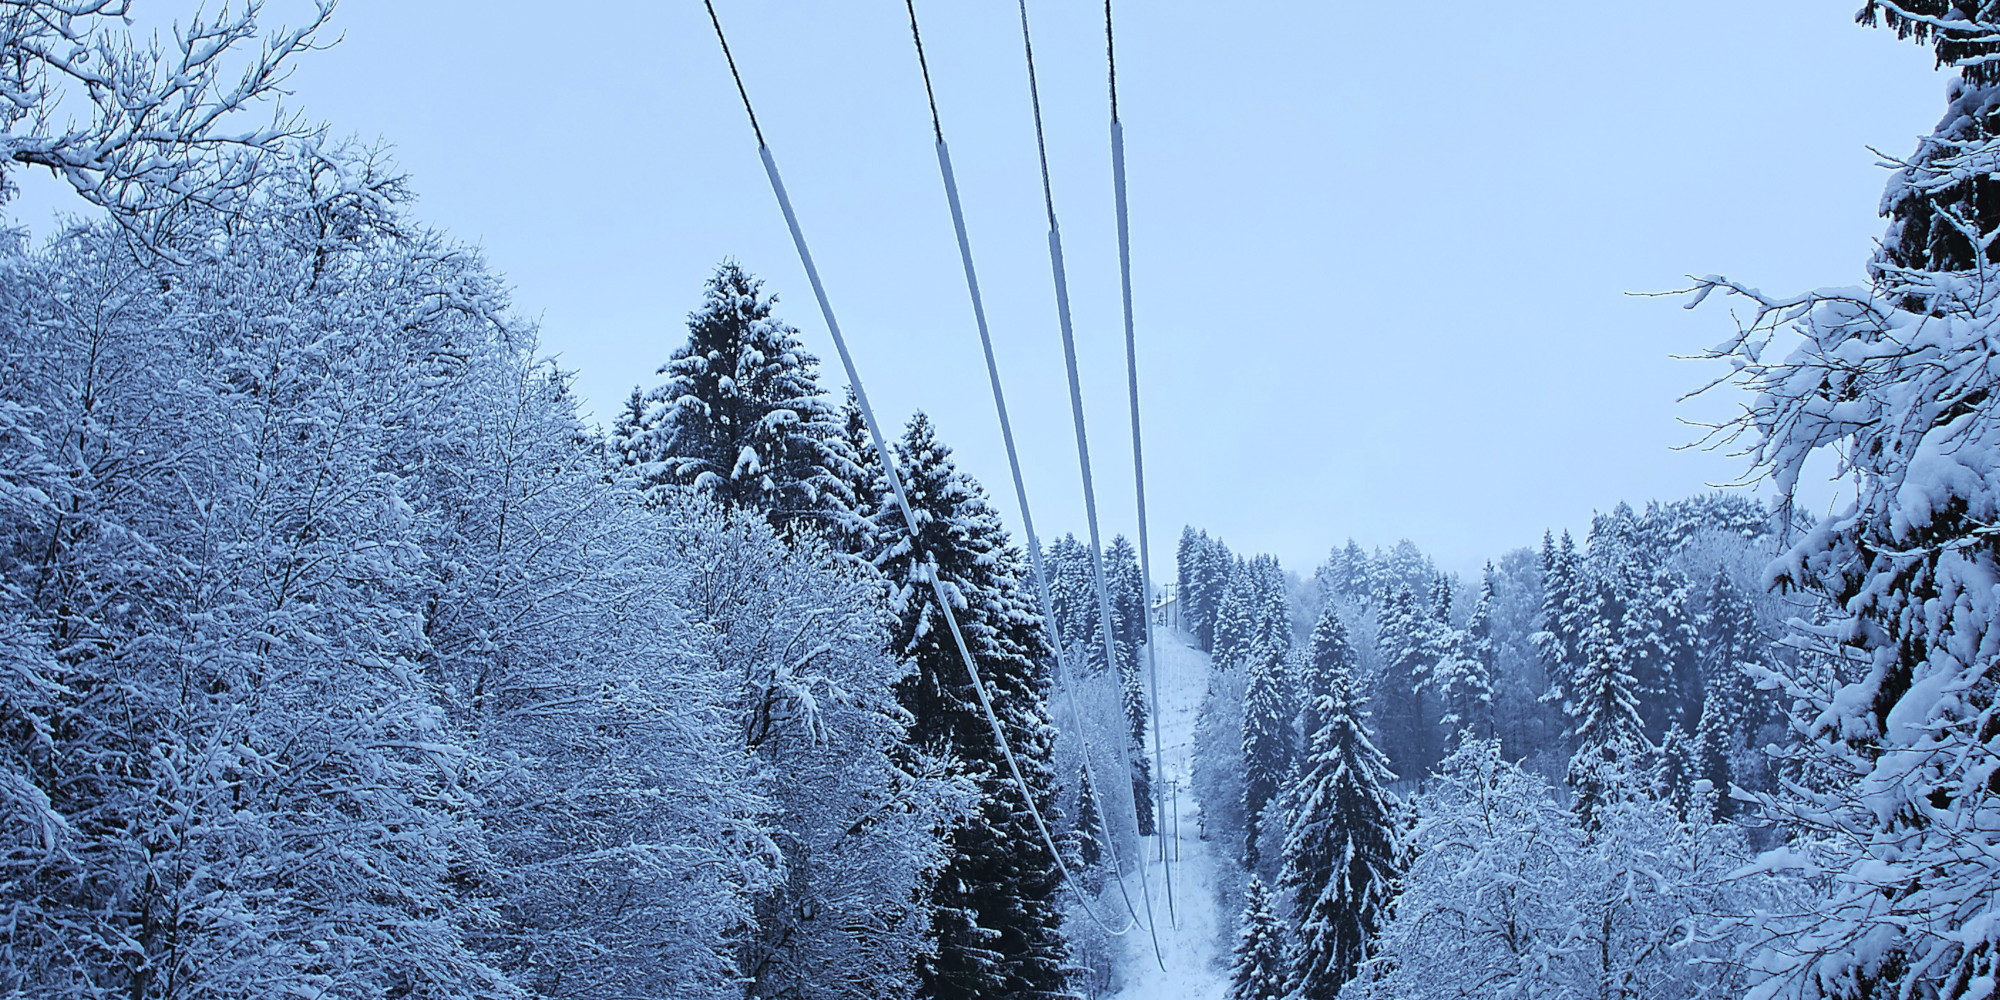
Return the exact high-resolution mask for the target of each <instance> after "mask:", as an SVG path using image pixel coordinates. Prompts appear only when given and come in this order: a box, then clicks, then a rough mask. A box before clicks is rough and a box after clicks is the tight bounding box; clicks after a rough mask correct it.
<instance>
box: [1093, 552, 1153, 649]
mask: <svg viewBox="0 0 2000 1000" xmlns="http://www.w3.org/2000/svg"><path fill="white" fill-rule="evenodd" d="M1104 585H1105V587H1107V588H1108V589H1109V590H1110V591H1111V621H1112V629H1113V631H1114V633H1115V634H1114V635H1113V636H1112V638H1114V639H1116V640H1117V641H1118V644H1119V645H1120V646H1123V647H1125V648H1127V649H1131V650H1134V651H1135V652H1134V656H1133V662H1134V663H1137V662H1138V656H1137V653H1136V651H1137V650H1138V649H1139V648H1140V647H1142V646H1144V645H1145V644H1146V613H1147V609H1148V606H1149V605H1150V603H1151V602H1150V601H1149V600H1148V599H1147V595H1146V585H1145V581H1144V580H1143V579H1142V578H1141V575H1140V573H1139V550H1138V549H1135V548H1133V547H1132V543H1131V542H1129V541H1127V540H1126V538H1125V536H1124V535H1117V536H1114V537H1113V538H1112V539H1111V544H1109V545H1106V546H1105V547H1104Z"/></svg>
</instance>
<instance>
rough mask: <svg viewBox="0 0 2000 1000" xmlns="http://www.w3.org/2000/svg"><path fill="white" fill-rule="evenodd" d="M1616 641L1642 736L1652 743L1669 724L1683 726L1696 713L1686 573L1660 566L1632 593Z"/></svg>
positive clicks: (1696, 671) (1696, 669) (1697, 687)
mask: <svg viewBox="0 0 2000 1000" xmlns="http://www.w3.org/2000/svg"><path fill="white" fill-rule="evenodd" d="M1619 644H1620V646H1621V647H1622V648H1623V649H1624V650H1625V654H1626V658H1627V663H1628V669H1629V670H1630V671H1631V673H1632V679H1633V682H1634V684H1635V685H1636V686H1637V687H1636V695H1637V697H1638V699H1639V718H1640V720H1641V721H1643V722H1644V723H1645V732H1646V737H1647V739H1649V740H1652V741H1654V742H1658V741H1659V739H1660V737H1661V736H1663V735H1665V733H1666V731H1667V730H1668V729H1669V728H1672V727H1674V726H1677V725H1678V726H1680V727H1681V728H1682V729H1683V730H1685V729H1686V728H1687V726H1688V725H1689V724H1690V723H1691V722H1692V721H1693V720H1695V719H1697V718H1699V717H1700V713H1701V707H1700V703H1699V699H1700V693H1701V677H1700V666H1699V663H1698V653H1697V646H1698V644H1699V635H1698V633H1697V632H1696V628H1695V613H1694V611H1693V609H1692V608H1690V607H1689V597H1688V585H1687V578H1686V577H1684V576H1682V575H1681V574H1680V572H1679V571H1678V570H1675V569H1673V568H1672V567H1670V566H1664V565H1663V566H1661V567H1660V568H1659V569H1657V570H1655V571H1654V573H1653V577H1652V579H1651V581H1649V582H1648V584H1647V585H1646V586H1645V587H1644V588H1642V589H1640V590H1639V591H1638V592H1636V593H1634V594H1633V595H1632V601H1631V604H1630V605H1629V606H1628V607H1627V608H1626V611H1625V619H1624V622H1623V623H1622V625H1621V627H1620V640H1619Z"/></svg>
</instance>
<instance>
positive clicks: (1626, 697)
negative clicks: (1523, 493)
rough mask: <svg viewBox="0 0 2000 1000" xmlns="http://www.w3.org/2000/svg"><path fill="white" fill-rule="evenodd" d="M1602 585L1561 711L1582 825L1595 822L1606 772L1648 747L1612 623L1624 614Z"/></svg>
mask: <svg viewBox="0 0 2000 1000" xmlns="http://www.w3.org/2000/svg"><path fill="white" fill-rule="evenodd" d="M1611 587H1612V584H1611V583H1609V582H1608V581H1600V582H1599V583H1598V587H1597V597H1596V599H1595V600H1594V601H1593V602H1592V607H1593V611H1592V613H1591V615H1590V619H1591V624H1590V626H1589V630H1588V631H1587V632H1585V633H1584V635H1583V637H1582V646H1583V649H1582V654H1583V661H1582V663H1581V664H1580V665H1579V666H1578V667H1577V671H1576V674H1575V676H1573V677H1572V678H1571V679H1570V691H1569V698H1568V699H1567V700H1566V701H1564V702H1563V708H1564V710H1565V711H1567V712H1568V713H1569V717H1570V730H1569V736H1570V745H1571V746H1572V747H1574V748H1575V750H1574V753H1573V754H1572V755H1571V757H1570V763H1569V771H1568V778H1569V783H1570V787H1572V788H1574V789H1575V790H1576V806H1577V812H1578V814H1579V815H1581V816H1583V817H1584V820H1585V822H1586V823H1590V822H1593V819H1592V817H1593V812H1594V810H1595V809H1596V808H1597V803H1598V801H1599V800H1600V799H1601V798H1602V797H1603V796H1604V795H1605V794H1606V792H1607V791H1609V790H1610V789H1608V788H1607V787H1606V785H1605V782H1606V775H1607V773H1608V772H1607V770H1606V768H1607V767H1608V766H1611V765H1623V764H1627V763H1631V762H1633V761H1635V760H1637V759H1638V758H1639V757H1640V756H1641V755H1643V753H1644V751H1645V748H1646V747H1647V745H1648V744H1647V743H1646V735H1645V724H1644V722H1642V721H1641V720H1640V718H1639V695H1638V682H1637V681H1636V680H1634V679H1633V677H1632V672H1631V669H1630V667H1629V666H1628V664H1627V662H1626V652H1625V647H1624V645H1623V644H1622V643H1620V642H1619V638H1620V636H1619V634H1618V632H1617V631H1615V626H1614V622H1616V621H1618V620H1620V619H1622V618H1623V617H1624V616H1623V614H1622V613H1621V612H1620V611H1618V610H1613V609H1614V608H1616V607H1617V605H1618V603H1619V602H1618V600H1617V598H1616V597H1615V596H1613V595H1612V592H1611Z"/></svg>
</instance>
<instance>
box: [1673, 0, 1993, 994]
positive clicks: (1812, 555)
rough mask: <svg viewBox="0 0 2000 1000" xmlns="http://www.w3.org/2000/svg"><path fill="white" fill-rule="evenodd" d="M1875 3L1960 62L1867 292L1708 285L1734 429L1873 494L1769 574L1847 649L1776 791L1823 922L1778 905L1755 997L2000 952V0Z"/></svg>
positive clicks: (1888, 978) (1809, 673) (1933, 985)
mask: <svg viewBox="0 0 2000 1000" xmlns="http://www.w3.org/2000/svg"><path fill="white" fill-rule="evenodd" d="M1862 15H1863V17H1864V19H1867V20H1871V21H1872V20H1875V19H1877V18H1881V19H1883V20H1886V21H1887V23H1888V24H1889V25H1890V26H1891V27H1893V28H1894V29H1895V30H1896V31H1897V32H1898V33H1899V34H1903V35H1906V36H1911V37H1915V38H1917V39H1918V40H1920V41H1923V42H1926V43H1929V44H1931V45H1933V46H1934V47H1935V49H1936V51H1937V55H1938V59H1939V60H1940V62H1942V63H1945V64H1950V65H1957V66H1959V67H1960V68H1961V74H1962V78H1961V79H1960V80H1958V81H1956V82H1955V83H1954V84H1953V85H1952V87H1951V90H1950V94H1949V104H1948V107H1947V109H1946V112H1945V116H1944V118H1943V120H1942V121H1941V122H1940V123H1939V125H1938V127H1937V129H1936V130H1935V132H1933V134H1932V135H1931V136H1929V137H1927V138H1925V139H1924V140H1922V141H1921V142H1920V143H1919V145H1918V148H1917V150H1916V152H1915V154H1914V155H1912V156H1911V157H1909V159H1908V160H1907V161H1905V162H1904V163H1902V164H1901V165H1900V166H1899V167H1898V168H1897V169H1896V171H1895V173H1894V174H1893V175H1892V178H1891V180H1890V182H1889V185H1888V191H1887V192H1886V194H1885V196H1884V198H1883V201H1882V208H1883V214H1885V215H1887V216H1888V217H1889V219H1890V224H1889V231H1888V233H1887V234H1886V236H1885V237H1884V239H1883V240H1882V243H1881V245H1880V249H1879V251H1878V252H1877V254H1876V256H1875V258H1874V260H1873V262H1872V266H1871V279H1872V280H1871V282H1870V284H1869V285H1867V286H1866V287H1860V288H1844V289H1825V290H1820V291H1815V292H1808V293H1806V294H1803V295H1798V296H1789V297H1778V296H1770V295H1765V294H1763V293H1760V292H1757V291H1755V290H1754V289H1751V288H1749V287H1747V286H1744V285H1740V284H1736V283H1733V282H1729V281H1725V280H1722V279H1709V280H1705V281H1703V282H1702V283H1701V285H1700V292H1701V293H1702V294H1704V295H1706V294H1709V293H1712V292H1716V291H1721V292H1724V293H1726V294H1728V295H1730V296H1731V297H1734V298H1738V299H1741V300H1743V301H1744V302H1745V303H1746V304H1747V305H1748V307H1749V312H1748V313H1747V315H1745V316H1744V317H1742V319H1743V322H1742V324H1741V329H1740V331H1739V332H1738V333H1737V334H1736V335H1735V336H1732V337H1731V338H1729V339H1728V340H1727V341H1725V342H1724V343H1722V344H1721V345H1719V346H1718V347H1717V348H1715V350H1714V352H1713V353H1714V354H1715V356H1716V357H1718V358H1722V359H1726V360H1728V361H1729V362H1730V363H1732V364H1733V365H1735V366H1737V367H1736V368H1735V369H1734V370H1733V379H1734V381H1736V382H1737V383H1738V384H1741V385H1744V386H1745V387H1747V388H1748V389H1749V390H1750V391H1751V392H1752V394H1753V397H1752V400H1751V402H1750V404H1749V405H1748V408H1747V411H1746V412H1745V414H1744V416H1743V417H1742V418H1741V419H1740V420H1739V421H1737V422H1736V424H1735V426H1734V428H1733V429H1734V430H1735V431H1737V432H1740V433H1742V434H1744V435H1747V437H1748V440H1749V441H1750V442H1751V444H1752V447H1753V448H1754V450H1753V451H1752V452H1751V454H1752V457H1753V459H1754V461H1755V462H1756V463H1757V465H1758V468H1759V469H1760V470H1761V471H1763V472H1765V473H1766V474H1768V475H1770V476H1771V477H1772V478H1773V479H1774V480H1775V482H1776V484H1777V487H1778V489H1779V491H1780V495H1781V497H1784V498H1787V499H1788V500H1789V498H1791V497H1792V496H1793V495H1794V492H1795V490H1796V489H1797V488H1798V484H1799V481H1800V477H1801V475H1802V473H1803V471H1804V467H1805V464H1806V463H1807V462H1808V460H1809V459H1811V458H1813V457H1814V456H1817V455H1821V454H1831V455H1833V456H1835V458H1836V460H1837V461H1838V463H1839V472H1840V473H1841V474H1843V475H1844V476H1846V477H1847V478H1848V479H1849V480H1850V481H1852V482H1853V483H1854V484H1856V487H1857V492H1858V495H1857V496H1856V497H1855V498H1854V500H1853V502H1852V503H1850V504H1847V505H1846V506H1844V507H1843V508H1841V509H1838V510H1837V511H1836V512H1835V513H1833V514H1832V515H1831V516H1829V517H1827V518H1825V519H1824V520H1821V521H1819V522H1818V523H1816V524H1813V525H1812V526H1810V527H1809V528H1807V529H1806V530H1804V531H1803V532H1802V533H1801V534H1800V536H1799V537H1797V538H1796V540H1794V541H1793V543H1792V544H1791V545H1790V547H1789V548H1788V550H1787V551H1786V552H1785V553H1784V554H1783V555H1782V556H1781V557H1780V558H1779V559H1778V560H1777V561H1776V563H1775V564H1774V565H1773V566H1772V568H1771V575H1772V577H1774V578H1775V580H1776V582H1777V583H1778V585H1779V586H1781V587H1791V588H1799V589H1802V590H1805V591H1808V592H1811V593H1815V594H1819V595H1823V596H1824V597H1825V598H1827V599H1828V600H1829V601H1831V602H1832V603H1833V604H1834V605H1835V607H1836V608H1837V611H1838V618H1837V619H1835V620H1834V621H1832V622H1831V623H1829V624H1827V625H1825V626H1821V627H1815V628H1813V629H1811V632H1810V634H1811V636H1812V638H1815V639H1817V640H1819V641H1820V642H1822V643H1823V644H1826V645H1827V646H1829V647H1831V648H1828V649H1826V652H1827V653H1828V654H1829V655H1830V656H1831V657H1833V661H1832V667H1831V669H1826V670H1821V669H1817V666H1818V665H1817V664H1812V663H1801V664H1799V665H1797V666H1795V667H1790V668H1787V669H1786V670H1785V672H1784V676H1785V677H1786V679H1787V681H1788V684H1787V686H1788V693H1789V694H1790V696H1791V697H1792V698H1793V699H1794V700H1795V702H1796V703H1797V705H1798V710H1797V711H1796V712H1795V713H1794V719H1795V725H1796V726H1797V727H1798V730H1799V735H1800V737H1801V741H1800V746H1799V747H1798V750H1797V752H1796V755H1795V756H1797V757H1799V758H1804V759H1805V760H1806V761H1809V762H1810V766H1811V767H1812V768H1814V769H1816V770H1818V771H1820V772H1821V773H1823V774H1824V775H1825V776H1826V777H1827V779H1828V780H1826V781H1824V782H1813V783H1807V782H1799V783H1797V784H1795V785H1794V786H1793V787H1791V788H1788V789H1786V790H1785V791H1783V792H1782V793H1780V794H1777V795H1775V796H1772V797H1770V798H1769V799H1768V800H1767V802H1766V808H1768V809H1771V810H1774V811H1776V812H1777V813H1778V814H1780V815H1782V816H1784V817H1785V818H1786V819H1787V820H1788V821H1789V822H1791V823H1793V824H1795V825H1796V826H1797V827H1798V828H1799V829H1800V831H1801V833H1802V835H1804V836H1805V837H1806V838H1807V839H1808V841H1809V842H1810V843H1811V844H1813V845H1814V846H1816V847H1817V850H1816V851H1814V852H1805V851H1797V852H1794V853H1793V854H1792V855H1791V856H1790V857H1789V858H1783V857H1780V858H1774V859H1772V864H1773V866H1774V867H1775V866H1779V865H1781V864H1796V865H1802V866H1803V865H1805V863H1806V862H1807V861H1810V866H1809V867H1808V868H1807V870H1809V871H1824V872H1827V873H1828V876H1827V877H1826V878H1825V880H1824V886H1823V887H1824V891H1825V897H1824V898H1823V899H1821V900H1819V901H1818V902H1817V904H1816V905H1814V906H1813V907H1811V908H1810V909H1811V911H1812V912H1811V913H1810V916H1808V914H1807V913H1805V912H1801V913H1798V914H1795V915H1793V916H1791V917H1789V918H1782V917H1773V918H1771V919H1769V920H1767V921H1765V922H1764V925H1763V930H1764V932H1765V933H1766V934H1768V935H1769V936H1770V939H1771V943H1770V946H1769V947H1768V948H1766V949H1765V951H1764V953H1763V955H1762V956H1761V958H1760V959H1759V968H1760V972H1761V973H1762V980H1761V982H1760V984H1759V985H1758V987H1757V990H1756V993H1755V995H1758V996H1799V997H1834V996H1838V997H1856V996H1870V997H1874V996H1898V997H1902V996H1909V997H1917V996H1921V997H1939V998H1959V997H1972V996H1982V995H1986V994H1988V993H1990V992H1991V990H1992V985H1991V984H1992V982H1993V977H1994V967H1993V956H1994V955H1995V954H1996V951H2000V921H1996V920H1995V919H1994V917H1995V913H1996V909H1995V902H1994V896H1993V892H1992V888H1993V884H1994V875H1993V867H1992V864H1991V862H1990V861H1989V860H1988V859H1990V857H1992V856H1993V854H1994V852H1995V851H1996V850H2000V833H1996V831H2000V824H1996V823H1995V822H1993V820H1992V817H1993V816H1994V815H1995V813H1996V810H2000V798H1996V794H1995V787H1996V786H1995V783H1994V782H1993V781H1992V780H1991V776H1992V773H1993V770H1994V768H1993V762H1992V738H1993V733H1992V728H1993V727H1992V717H1993V711H1994V708H1995V704H1994V698H1993V689H1994V685H1993V677H1992V672H1993V666H1994V663H1995V649H1996V647H2000V609H1996V603H1995V598H1994V589H1993V581H1994V579H1995V577H1996V573H2000V536H1996V534H1995V533H1994V531H1993V529H1992V527H1991V526H1992V524H1993V523H1994V519H1995V517H1996V511H2000V489H1996V486H1995V484H1996V482H2000V478H1996V476H1995V475H1994V459H1995V456H1996V454H2000V449H1996V444H1995V442H1996V440H1997V439H2000V422H1996V418H1995V414H1996V412H2000V411H1996V409H1995V407H1994V404H1993V395H1994V390H1995V388H1996V384H1995V378H1996V376H1995V369H1994V366H1993V365H1992V364H1991V363H1990V360H1989V358H1990V354H1991V341H1992V337H1993V332H1994V329H1995V307H1996V300H1995V298H1994V289H1995V288H1996V287H2000V285H1996V283H1995V282H1994V281H1993V278H1994V277H1995V275H1996V270H1995V267H1994V265H1993V263H1992V261H1991V259H1990V257H1989V252H1990V247H1991V245H1992V240H1993V237H1994V234H1995V233H1996V232H2000V215H1996V212H1995V209H1994V207H1993V199H1992V198H1991V197H1990V194H1989V192H1990V190H1991V189H1992V186H1993V183H1994V177H1995V169H1994V166H1993V163H1994V154H1995V152H1996V151H1997V150H2000V91H1996V90H1995V88H1994V87H1993V85H1992V82H1991V81H1992V79H1993V60H1992V56H1991V52H1992V50H1993V46H1994V42H1993V39H1994V38H1995V37H2000V15H1996V12H1995V11H1994V10H1993V9H1992V8H1991V5H1988V4H1973V3H1966V2H1962V0H1937V2H1924V3H1913V4H1902V5H1897V4H1890V3H1883V2H1870V3H1868V4H1866V6H1865V7H1864V8H1863V12H1862ZM1787 509H1789V508H1787Z"/></svg>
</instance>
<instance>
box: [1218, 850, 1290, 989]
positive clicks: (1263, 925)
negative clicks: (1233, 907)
mask: <svg viewBox="0 0 2000 1000" xmlns="http://www.w3.org/2000/svg"><path fill="white" fill-rule="evenodd" d="M1287 950H1288V948H1287V944H1286V935H1285V924H1284V921H1282V920H1281V919H1279V917H1278V914H1277V911H1276V910H1274V909H1273V908H1272V906H1271V893H1270V891H1269V890H1267V889H1265V888H1264V880H1263V879H1260V878H1258V877H1257V876H1255V875H1252V876H1250V887H1249V889H1248V890H1246V891H1245V892H1244V895H1243V915H1242V918H1241V920H1240V922H1239V924H1238V928H1237V932H1236V951H1235V953H1234V957H1233V958H1232V959H1231V961H1230V972H1229V1000H1285V996H1286V994H1287V986H1288V982H1287V976H1286V962H1285V956H1286V952H1287Z"/></svg>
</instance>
